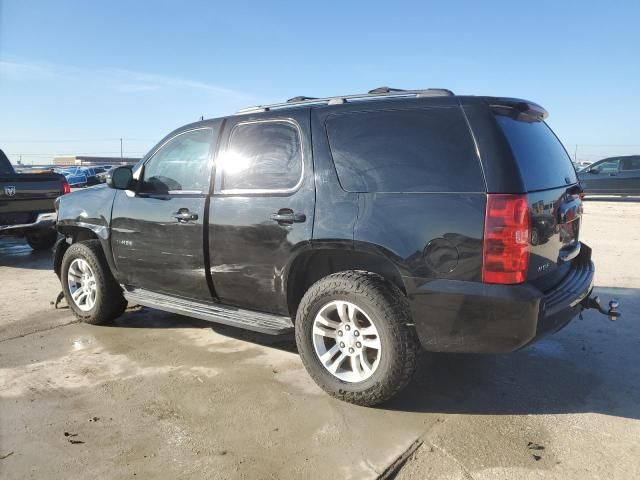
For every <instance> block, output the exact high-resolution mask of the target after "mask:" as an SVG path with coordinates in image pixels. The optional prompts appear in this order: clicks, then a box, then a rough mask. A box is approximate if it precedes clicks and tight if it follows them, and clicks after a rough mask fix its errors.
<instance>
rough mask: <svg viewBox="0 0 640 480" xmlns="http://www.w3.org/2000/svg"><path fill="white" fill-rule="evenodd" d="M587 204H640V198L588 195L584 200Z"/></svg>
mask: <svg viewBox="0 0 640 480" xmlns="http://www.w3.org/2000/svg"><path fill="white" fill-rule="evenodd" d="M584 201H585V202H629V203H640V197H617V196H613V195H602V196H600V195H596V196H592V195H587V196H586V197H585V198H584Z"/></svg>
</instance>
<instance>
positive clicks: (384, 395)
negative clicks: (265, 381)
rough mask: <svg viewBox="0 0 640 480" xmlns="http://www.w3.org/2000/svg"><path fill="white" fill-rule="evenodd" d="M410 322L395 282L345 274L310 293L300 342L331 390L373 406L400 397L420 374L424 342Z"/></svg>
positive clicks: (299, 325)
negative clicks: (421, 350)
mask: <svg viewBox="0 0 640 480" xmlns="http://www.w3.org/2000/svg"><path fill="white" fill-rule="evenodd" d="M319 322H320V323H319ZM410 324H411V315H410V312H409V307H408V304H407V301H406V299H405V297H404V295H403V294H402V292H401V291H400V290H399V289H398V288H397V287H396V286H395V285H393V284H391V283H389V282H387V281H386V280H385V279H384V278H383V277H381V276H380V275H376V274H373V273H369V272H363V271H347V272H340V273H335V274H333V275H329V276H327V277H325V278H323V279H322V280H320V281H318V282H316V283H315V284H314V285H312V286H311V288H310V289H309V290H308V291H307V292H306V293H305V295H304V297H303V298H302V301H301V303H300V306H299V308H298V314H297V317H296V343H297V345H298V351H299V352H300V356H301V358H302V362H303V364H304V366H305V368H306V369H307V372H308V373H309V375H311V377H312V378H313V379H314V380H315V382H316V383H317V384H318V385H319V386H320V387H321V388H322V389H323V390H324V391H325V392H327V393H328V394H329V395H332V396H334V397H336V398H338V399H340V400H343V401H346V402H349V403H354V404H357V405H363V406H373V405H378V404H380V403H383V402H385V401H387V400H389V399H390V398H391V397H393V396H394V395H396V394H397V393H398V392H399V391H400V390H402V389H403V388H404V387H405V386H406V385H407V384H408V383H409V382H410V380H411V378H412V376H413V374H414V372H415V369H416V364H417V355H418V352H419V346H418V341H417V337H416V333H415V330H414V329H413V327H412V326H411V325H410ZM347 327H349V328H347ZM372 327H373V328H372ZM332 352H335V353H332ZM352 357H356V358H352Z"/></svg>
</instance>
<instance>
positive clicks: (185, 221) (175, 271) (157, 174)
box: [111, 124, 217, 300]
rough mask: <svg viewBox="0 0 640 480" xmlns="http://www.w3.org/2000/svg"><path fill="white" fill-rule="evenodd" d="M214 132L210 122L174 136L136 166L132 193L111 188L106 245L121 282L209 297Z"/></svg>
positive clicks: (150, 288) (164, 291) (163, 291)
mask: <svg viewBox="0 0 640 480" xmlns="http://www.w3.org/2000/svg"><path fill="white" fill-rule="evenodd" d="M216 133H217V125H213V124H212V125H210V126H206V127H199V128H194V129H190V130H186V131H182V132H180V133H178V134H176V135H174V136H173V137H172V138H169V139H168V140H167V141H166V142H165V143H164V144H163V145H162V146H160V148H159V149H157V151H156V152H155V153H154V154H153V155H152V156H151V157H150V158H149V159H148V160H147V161H146V162H145V163H144V168H143V169H142V170H138V175H140V180H141V181H142V184H141V189H140V191H139V192H138V193H135V192H132V191H128V190H126V191H125V190H118V191H117V193H116V196H115V200H114V204H113V211H112V220H111V247H112V249H113V253H114V259H115V263H116V267H117V269H118V271H119V273H120V274H121V275H122V276H124V278H125V282H124V283H126V284H127V285H129V286H133V287H138V288H144V289H147V290H151V291H154V292H160V293H167V294H174V295H180V296H183V297H186V298H191V299H195V300H211V299H212V297H211V291H210V289H209V286H208V283H207V278H206V274H205V256H204V242H205V238H204V224H205V211H206V210H205V209H206V201H207V197H208V193H209V185H210V177H211V166H212V157H211V156H212V149H213V144H214V143H215V139H216Z"/></svg>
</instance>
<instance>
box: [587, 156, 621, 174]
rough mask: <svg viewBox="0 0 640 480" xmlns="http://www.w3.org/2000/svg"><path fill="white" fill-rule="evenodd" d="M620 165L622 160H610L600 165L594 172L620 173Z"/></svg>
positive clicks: (594, 168)
mask: <svg viewBox="0 0 640 480" xmlns="http://www.w3.org/2000/svg"><path fill="white" fill-rule="evenodd" d="M619 164H620V160H619V159H616V160H608V161H606V162H602V163H599V164H598V165H596V166H595V167H593V170H595V171H597V172H599V173H616V172H617V171H618V165H619Z"/></svg>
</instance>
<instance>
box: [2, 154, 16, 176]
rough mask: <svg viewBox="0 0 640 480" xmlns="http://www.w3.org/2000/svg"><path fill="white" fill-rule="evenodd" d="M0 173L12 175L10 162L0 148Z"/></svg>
mask: <svg viewBox="0 0 640 480" xmlns="http://www.w3.org/2000/svg"><path fill="white" fill-rule="evenodd" d="M0 175H13V167H12V166H11V162H9V159H8V158H7V156H6V155H5V154H4V152H3V151H2V150H0Z"/></svg>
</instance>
